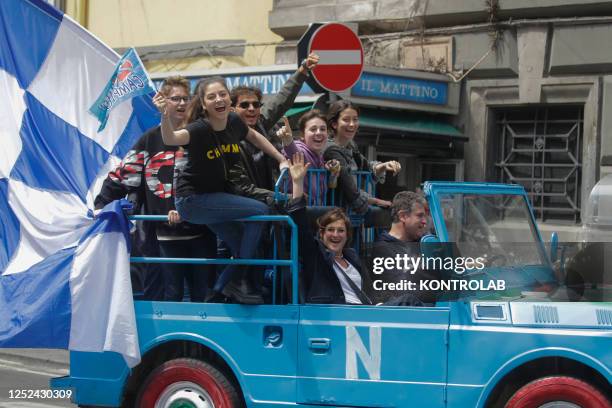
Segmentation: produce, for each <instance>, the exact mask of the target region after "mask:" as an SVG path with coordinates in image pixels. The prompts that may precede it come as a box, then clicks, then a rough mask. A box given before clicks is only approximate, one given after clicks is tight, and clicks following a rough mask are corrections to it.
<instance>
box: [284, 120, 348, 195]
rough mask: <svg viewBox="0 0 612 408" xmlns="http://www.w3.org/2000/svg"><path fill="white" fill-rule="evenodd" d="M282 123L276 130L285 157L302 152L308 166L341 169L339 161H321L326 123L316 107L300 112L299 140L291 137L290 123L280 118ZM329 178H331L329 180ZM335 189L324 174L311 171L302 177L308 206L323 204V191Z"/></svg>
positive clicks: (326, 135)
mask: <svg viewBox="0 0 612 408" xmlns="http://www.w3.org/2000/svg"><path fill="white" fill-rule="evenodd" d="M283 121H284V122H285V124H284V126H282V127H281V128H280V129H279V130H278V131H277V133H276V135H277V136H278V137H279V138H280V139H281V141H282V144H283V154H284V155H285V157H286V158H287V159H289V158H291V157H292V156H293V155H294V154H295V153H297V152H301V153H303V154H304V160H305V161H306V163H309V164H310V167H309V168H310V169H324V170H329V171H330V172H332V173H335V174H334V175H336V174H337V172H339V171H340V163H339V162H338V161H337V160H329V161H327V162H325V161H324V160H323V151H324V150H325V148H326V147H327V138H328V132H327V123H326V118H325V115H323V114H322V113H321V111H319V110H317V109H313V110H310V111H308V112H306V113H305V114H303V115H302V116H301V117H300V120H299V121H298V127H299V129H300V131H301V132H302V137H301V139H300V140H293V134H292V132H291V126H290V125H289V121H288V120H287V118H286V117H283ZM330 181H331V179H330ZM328 187H329V188H335V186H331V185H330V186H328V184H327V174H326V173H316V174H310V175H308V176H307V177H306V178H305V179H304V190H305V191H306V195H307V196H308V202H309V203H310V204H309V205H324V203H325V194H326V193H327V188H328Z"/></svg>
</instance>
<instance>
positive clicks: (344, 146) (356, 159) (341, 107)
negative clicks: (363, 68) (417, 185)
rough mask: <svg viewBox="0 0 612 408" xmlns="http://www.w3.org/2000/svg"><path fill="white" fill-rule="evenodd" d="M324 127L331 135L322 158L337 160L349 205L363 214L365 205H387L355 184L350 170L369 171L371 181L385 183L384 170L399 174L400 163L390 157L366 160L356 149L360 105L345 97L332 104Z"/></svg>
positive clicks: (341, 182)
mask: <svg viewBox="0 0 612 408" xmlns="http://www.w3.org/2000/svg"><path fill="white" fill-rule="evenodd" d="M327 127H328V128H329V129H330V131H331V132H332V135H333V139H332V140H331V141H330V144H329V146H328V147H327V149H325V152H324V153H323V157H324V159H325V160H332V159H336V160H338V161H339V162H340V166H341V170H340V176H339V179H338V189H339V190H340V192H341V194H342V196H343V197H344V199H345V200H346V201H347V204H348V206H349V208H351V209H352V210H353V211H355V212H356V213H358V214H365V213H366V211H367V210H368V205H370V204H372V205H377V206H380V207H390V206H391V202H390V201H386V200H381V199H379V198H376V197H373V196H372V195H370V194H369V193H367V192H365V191H364V190H362V189H360V188H359V187H358V186H357V182H356V178H355V176H354V175H352V174H351V172H355V171H369V172H371V173H372V176H373V178H374V181H375V182H377V183H384V181H385V176H386V173H387V172H391V173H393V174H394V175H395V174H397V173H399V172H400V171H401V169H402V166H401V165H400V164H399V162H397V161H395V160H392V161H388V162H384V163H382V162H379V161H368V159H367V158H366V157H365V156H364V155H362V154H361V153H360V152H359V150H358V149H357V145H356V144H355V142H354V139H355V135H356V134H357V130H359V108H358V107H357V106H355V105H353V104H352V103H351V102H349V101H347V100H340V101H336V102H334V103H332V104H331V106H330V107H329V110H328V112H327Z"/></svg>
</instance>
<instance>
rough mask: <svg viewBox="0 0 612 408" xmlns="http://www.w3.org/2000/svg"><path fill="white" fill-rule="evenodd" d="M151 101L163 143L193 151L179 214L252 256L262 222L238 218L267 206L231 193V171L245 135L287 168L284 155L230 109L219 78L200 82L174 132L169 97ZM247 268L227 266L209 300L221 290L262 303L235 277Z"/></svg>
mask: <svg viewBox="0 0 612 408" xmlns="http://www.w3.org/2000/svg"><path fill="white" fill-rule="evenodd" d="M153 103H154V104H155V106H156V107H157V108H158V109H159V111H160V112H161V113H162V121H161V127H162V137H163V140H164V143H166V144H168V145H180V146H183V145H185V146H186V147H187V149H188V151H189V156H188V161H187V164H186V166H185V168H184V170H183V171H182V172H181V173H180V174H179V175H178V179H177V183H176V209H177V210H178V212H179V215H180V217H181V218H182V219H183V220H186V221H188V222H191V223H193V224H206V225H207V226H208V227H209V228H210V229H211V230H213V231H214V232H215V233H216V234H217V236H218V237H219V238H220V239H222V240H223V241H225V242H226V243H227V244H228V246H229V247H230V249H231V251H232V255H233V256H234V257H236V258H252V257H253V256H254V255H255V252H256V249H257V243H258V242H259V239H260V237H261V234H262V229H263V225H264V224H263V223H261V222H239V221H236V220H238V219H240V218H245V217H249V216H252V215H266V214H268V206H266V205H265V204H263V203H261V202H259V201H256V200H253V199H250V198H247V197H241V196H238V195H235V194H229V193H227V192H226V191H228V190H229V189H228V183H229V182H228V171H229V169H230V168H231V167H233V166H234V165H236V164H237V163H239V161H240V160H241V158H240V141H241V140H243V139H247V140H248V141H249V142H251V143H253V144H254V145H255V146H257V147H258V148H259V149H261V150H262V151H263V152H264V153H266V154H268V155H270V156H272V157H273V158H275V159H276V160H277V161H278V162H279V165H280V166H281V167H286V160H285V158H284V157H283V155H282V154H281V153H280V152H279V151H277V150H276V149H275V148H274V146H272V144H270V142H269V141H268V140H267V139H266V138H265V137H264V136H262V135H261V134H260V133H258V132H256V131H255V130H253V129H252V128H249V127H248V126H247V125H246V124H245V123H244V122H243V121H242V119H240V117H239V116H238V115H237V114H235V113H233V112H231V100H230V93H229V90H228V89H227V86H226V85H225V80H224V79H223V78H221V77H211V78H207V79H204V80H202V81H200V83H198V86H197V87H196V91H195V94H194V98H193V99H192V100H191V103H190V105H189V107H188V110H187V120H186V123H187V125H186V126H185V127H184V128H182V129H179V130H175V128H174V125H173V124H172V122H171V121H170V120H169V119H168V117H167V109H166V100H165V98H164V97H163V96H162V95H161V94H159V93H158V94H156V95H155V96H154V98H153ZM244 270H245V268H244V267H240V266H237V265H228V266H227V267H225V269H224V270H223V272H222V273H221V275H220V276H219V278H218V279H217V282H216V283H215V286H214V287H213V292H212V294H211V296H209V299H208V300H209V301H218V300H220V299H221V296H220V293H223V294H224V295H226V296H228V297H231V298H233V299H234V300H236V301H238V302H240V303H262V298H261V295H260V294H249V293H245V291H244V290H242V289H241V288H240V287H239V285H237V284H236V282H235V279H234V278H237V277H239V276H241V275H243V274H239V273H238V272H239V271H242V272H244ZM230 281H231V282H230ZM228 283H229V284H228Z"/></svg>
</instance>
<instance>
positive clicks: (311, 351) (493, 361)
mask: <svg viewBox="0 0 612 408" xmlns="http://www.w3.org/2000/svg"><path fill="white" fill-rule="evenodd" d="M449 192H451V193H453V192H454V193H465V194H489V195H504V194H514V195H520V196H522V197H524V199H525V201H528V200H527V197H526V195H525V192H524V190H523V189H522V188H521V187H518V186H504V185H497V184H485V183H428V184H426V186H425V194H426V196H427V199H428V201H429V205H430V208H431V213H432V218H433V221H434V224H435V227H436V233H437V238H438V240H440V241H442V242H444V241H447V240H448V235H447V232H446V230H445V226H444V220H443V217H442V214H443V211H442V208H441V205H440V202H439V201H438V199H437V195H438V194H443V193H444V194H445V193H449ZM530 216H531V217H532V219H531V222H532V223H533V225H535V220H534V219H533V216H532V215H531V212H530ZM536 232H537V230H536ZM537 240H538V245H539V246H540V247H541V248H540V249H539V250H538V251H544V245H543V243H542V239H541V237H540V235H539V233H537ZM547 262H548V259H547ZM542 267H546V265H542ZM135 307H136V317H137V323H138V333H139V341H140V347H141V353H142V355H143V362H145V361H154V360H155V359H154V358H152V357H151V356H153V355H155V354H156V353H160V355H161V354H164V353H168V350H169V349H170V348H171V347H176V348H180V347H183V348H185V347H186V346H185V345H186V344H190V343H193V344H199V345H201V347H200V346H199V347H197V348H199V349H200V350H206V352H205V353H204V354H205V355H207V356H210V355H213V354H214V355H216V357H215V361H220V360H222V361H223V363H222V364H223V365H224V368H225V370H226V371H227V370H231V373H232V374H233V376H235V379H236V381H237V383H238V384H239V387H240V391H241V393H242V394H243V396H244V400H245V402H246V405H247V406H249V407H295V406H296V405H297V406H304V407H309V406H313V407H314V406H316V407H320V406H321V405H328V406H334V407H342V406H350V407H428V408H436V407H484V406H487V404H489V403H490V402H491V400H490V396H492V395H500V393H501V389H502V388H503V386H504V384H508V382H509V381H511V379H512V381H514V382H516V376H517V375H518V376H519V377H524V378H525V379H529V378H528V377H529V375H528V372H531V373H537V375H546V374H547V373H549V371H547V370H554V368H550V366H551V362H552V361H554V362H556V363H555V364H556V367H557V369H560V368H559V367H561V366H562V367H564V368H563V369H564V370H577V373H576V375H578V373H581V375H583V376H584V373H588V375H596V376H598V378H599V381H600V383H601V382H603V383H607V384H608V385H609V384H610V382H611V381H612V371H611V367H612V305H611V304H610V303H567V302H555V301H551V300H550V299H540V300H538V299H535V300H534V299H525V298H520V297H517V298H509V297H498V298H496V299H493V300H482V299H477V298H469V297H468V298H465V299H459V300H457V301H447V302H438V303H437V304H436V305H435V307H403V306H349V305H346V306H344V305H300V304H295V303H294V304H286V305H261V306H244V305H234V304H199V303H172V302H149V301H137V302H136V305H135ZM164 344H165V345H167V346H166V348H165V349H164V352H163V353H162V352H160V351H159V350H161V349H163V345H164ZM168 345H171V346H168ZM209 350H210V351H209ZM160 358H161V357H160ZM539 362H542V364H541V366H540V365H539ZM553 366H554V364H553ZM521 370H528V372H527V371H521ZM134 373H138V370H137V369H136V370H133V371H132V372H131V371H130V370H129V369H128V368H127V366H126V365H125V363H124V361H123V360H122V358H121V356H120V355H118V354H113V353H103V354H102V353H100V354H97V353H81V352H72V353H71V364H70V376H69V377H66V378H61V379H57V380H55V381H54V386H55V387H72V388H73V390H74V391H75V394H74V395H75V402H76V403H78V404H83V405H94V406H96V405H99V406H120V404H121V403H122V401H123V398H124V393H125V392H126V388H127V386H126V384H128V381H129V379H130V376H131V375H132V374H134ZM517 373H518V374H517ZM549 374H550V373H549ZM566 374H572V373H567V372H566ZM134 375H136V374H134ZM531 379H533V378H531ZM140 381H141V382H142V380H140ZM519 385H520V384H519ZM604 392H605V390H604Z"/></svg>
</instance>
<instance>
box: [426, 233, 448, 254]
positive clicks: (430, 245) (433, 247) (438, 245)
mask: <svg viewBox="0 0 612 408" xmlns="http://www.w3.org/2000/svg"><path fill="white" fill-rule="evenodd" d="M443 247H444V246H443V244H442V242H440V238H438V237H437V236H435V235H432V234H427V235H425V236H423V237H422V238H421V253H422V254H423V255H424V256H425V257H426V258H436V257H440V256H441V255H442V252H443Z"/></svg>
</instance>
